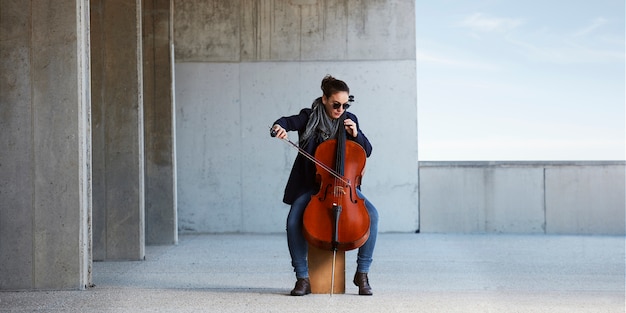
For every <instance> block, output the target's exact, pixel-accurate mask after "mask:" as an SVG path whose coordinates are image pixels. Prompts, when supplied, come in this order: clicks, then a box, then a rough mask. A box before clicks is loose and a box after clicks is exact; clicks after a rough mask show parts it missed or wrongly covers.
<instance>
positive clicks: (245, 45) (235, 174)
mask: <svg viewBox="0 0 626 313" xmlns="http://www.w3.org/2000/svg"><path fill="white" fill-rule="evenodd" d="M174 20H175V21H174V22H175V25H174V30H175V36H174V37H175V47H176V50H175V51H176V60H177V63H176V69H175V75H176V108H177V109H176V119H177V120H176V125H177V128H176V132H177V135H176V140H177V160H178V162H177V173H178V209H179V212H178V214H179V229H180V230H181V231H183V232H280V231H284V228H285V226H284V224H285V219H286V216H287V211H288V209H289V208H288V206H286V205H284V204H282V202H281V200H282V192H283V189H284V185H285V183H286V180H287V176H288V174H289V170H290V168H291V165H292V162H293V159H294V158H295V152H294V150H292V149H291V148H290V147H288V146H287V145H286V144H284V143H283V142H281V141H278V140H276V139H272V138H270V137H269V135H268V131H269V127H270V126H271V124H272V123H273V122H274V120H276V119H277V118H279V117H280V116H283V115H292V114H297V113H298V112H299V110H300V109H301V108H304V107H310V105H311V103H312V101H313V100H314V99H315V98H316V97H318V96H321V90H320V89H319V88H320V87H319V86H320V82H321V80H322V78H323V77H324V75H326V74H332V75H334V76H335V77H337V78H340V79H343V80H345V81H346V82H347V83H348V84H349V85H350V87H351V93H352V94H354V95H355V97H356V104H355V105H354V106H353V107H352V108H350V110H351V111H352V112H354V113H355V114H357V116H358V117H359V122H360V125H361V127H362V129H363V131H364V132H365V134H366V135H367V136H368V138H369V139H370V141H371V142H372V144H373V146H374V150H373V154H372V157H371V158H369V159H368V163H367V172H366V174H365V177H364V181H363V191H364V193H365V194H366V196H367V197H368V198H369V199H370V200H371V201H372V202H373V203H374V204H375V205H376V206H377V208H378V210H379V213H380V215H381V222H380V230H381V231H415V230H416V229H417V227H418V209H417V208H418V203H417V164H416V160H417V139H416V138H417V136H416V134H417V95H416V62H415V27H414V25H415V14H414V2H413V1H410V0H384V1H356V0H351V1H350V0H349V1H333V0H327V1H304V0H300V1H296V0H275V1H252V0H240V1H212V2H207V3H201V2H199V1H193V2H192V1H182V0H179V1H175V18H174ZM290 136H292V137H291V138H292V139H294V140H295V139H296V138H295V137H297V134H295V133H294V134H290Z"/></svg>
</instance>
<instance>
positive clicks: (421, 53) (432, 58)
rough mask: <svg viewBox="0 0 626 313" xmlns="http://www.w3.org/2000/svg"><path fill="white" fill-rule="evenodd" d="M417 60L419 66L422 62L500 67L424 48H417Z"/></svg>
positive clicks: (475, 67)
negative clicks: (431, 51)
mask: <svg viewBox="0 0 626 313" xmlns="http://www.w3.org/2000/svg"><path fill="white" fill-rule="evenodd" d="M416 56H417V62H418V66H419V64H420V63H431V64H436V65H443V66H447V67H453V68H464V69H475V70H487V71H496V70H498V69H499V67H498V66H496V65H493V64H489V63H483V62H477V61H472V60H467V59H460V58H455V57H448V56H444V55H442V54H435V53H430V52H428V51H425V50H423V49H418V50H417V55H416Z"/></svg>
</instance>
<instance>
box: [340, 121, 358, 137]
mask: <svg viewBox="0 0 626 313" xmlns="http://www.w3.org/2000/svg"><path fill="white" fill-rule="evenodd" d="M343 126H344V127H345V128H346V131H347V132H348V134H350V135H351V136H352V137H355V138H356V136H357V135H358V134H359V132H358V130H357V128H356V123H355V122H354V121H353V120H351V119H349V118H347V119H345V120H344V121H343Z"/></svg>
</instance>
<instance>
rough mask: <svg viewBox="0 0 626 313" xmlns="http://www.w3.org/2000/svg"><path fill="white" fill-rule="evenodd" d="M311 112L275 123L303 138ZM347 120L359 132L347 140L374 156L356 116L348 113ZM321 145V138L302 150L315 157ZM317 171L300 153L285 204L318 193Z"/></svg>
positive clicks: (288, 185) (286, 188) (293, 169)
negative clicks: (351, 122)
mask: <svg viewBox="0 0 626 313" xmlns="http://www.w3.org/2000/svg"><path fill="white" fill-rule="evenodd" d="M311 112H312V109H309V108H305V109H302V110H301V111H300V113H299V114H297V115H292V116H283V117H281V118H279V119H278V120H276V122H274V124H278V125H280V126H281V127H282V128H284V129H285V130H286V131H298V136H302V134H303V133H304V130H305V128H306V124H307V122H308V121H309V116H310V115H311ZM346 118H347V119H348V118H349V119H351V120H352V121H354V122H355V123H356V126H357V131H358V135H357V137H356V138H354V137H352V136H350V135H346V139H348V140H352V141H355V142H357V143H358V144H359V145H361V147H363V149H364V150H365V154H366V155H367V156H368V157H369V156H370V155H371V154H372V145H371V144H370V142H369V140H368V139H367V137H365V134H363V132H362V131H361V129H360V128H359V121H358V119H357V117H356V115H354V114H352V113H350V112H346ZM320 143H322V140H321V138H313V140H309V141H308V144H307V145H306V147H301V148H303V149H304V150H305V151H306V152H308V153H310V154H311V155H314V154H315V149H317V146H318V145H319V144H320ZM315 171H316V170H315V164H314V163H313V162H312V161H310V160H309V159H307V158H306V157H305V156H303V155H302V154H301V153H298V156H297V157H296V160H295V161H294V162H293V167H292V168H291V174H289V180H288V181H287V185H286V186H285V195H284V196H283V202H284V203H286V204H293V202H294V201H295V200H296V199H297V198H298V197H299V196H301V195H302V194H304V193H306V192H309V191H313V192H317V191H318V190H317V189H318V188H319V186H318V185H317V183H316V181H315Z"/></svg>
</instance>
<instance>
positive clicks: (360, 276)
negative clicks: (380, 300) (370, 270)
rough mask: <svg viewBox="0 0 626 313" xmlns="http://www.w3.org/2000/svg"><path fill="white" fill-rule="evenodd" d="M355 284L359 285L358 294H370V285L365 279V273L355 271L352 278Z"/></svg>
mask: <svg viewBox="0 0 626 313" xmlns="http://www.w3.org/2000/svg"><path fill="white" fill-rule="evenodd" d="M352 282H353V283H354V285H355V286H358V287H359V294H360V295H362V296H371V295H373V293H372V287H370V282H369V280H368V279H367V273H359V272H356V273H355V274H354V280H353V281H352Z"/></svg>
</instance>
